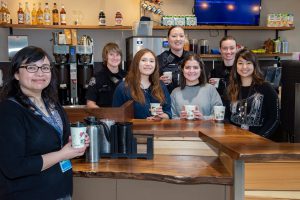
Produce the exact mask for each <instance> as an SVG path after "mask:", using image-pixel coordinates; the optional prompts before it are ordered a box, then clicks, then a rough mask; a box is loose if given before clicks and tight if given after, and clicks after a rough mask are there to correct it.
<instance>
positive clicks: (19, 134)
mask: <svg viewBox="0 0 300 200" xmlns="http://www.w3.org/2000/svg"><path fill="white" fill-rule="evenodd" d="M57 110H58V112H59V114H60V116H61V119H62V122H63V141H64V143H66V142H67V141H68V137H69V135H70V129H69V124H68V123H69V122H68V120H67V117H66V115H65V113H64V111H63V108H62V107H61V106H59V105H58V106H57ZM0 130H1V134H0V199H1V200H31V199H46V200H55V199H57V198H61V197H64V196H66V195H68V194H69V195H72V170H68V171H66V172H65V173H62V172H61V169H60V166H59V163H58V164H55V165H54V166H52V167H50V168H49V169H46V170H44V171H41V169H42V166H43V160H42V156H41V155H43V154H46V153H50V152H54V151H58V150H59V149H61V144H60V143H61V142H60V138H59V136H58V133H57V132H56V129H55V128H54V127H52V126H51V125H50V124H48V123H47V122H45V121H44V120H43V119H42V118H41V117H40V116H38V115H35V114H34V113H33V112H32V111H31V110H29V109H27V108H25V107H23V106H21V105H20V104H18V103H16V102H14V101H11V100H4V101H3V102H1V103H0Z"/></svg>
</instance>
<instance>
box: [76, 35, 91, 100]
mask: <svg viewBox="0 0 300 200" xmlns="http://www.w3.org/2000/svg"><path fill="white" fill-rule="evenodd" d="M76 51H77V79H78V103H79V104H81V105H85V104H86V99H85V94H86V91H87V88H88V85H89V81H90V79H91V77H92V76H93V63H94V61H93V40H92V38H91V37H89V36H86V35H84V36H82V37H81V39H80V41H79V45H77V46H76Z"/></svg>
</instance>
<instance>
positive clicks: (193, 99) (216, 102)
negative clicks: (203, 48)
mask: <svg viewBox="0 0 300 200" xmlns="http://www.w3.org/2000/svg"><path fill="white" fill-rule="evenodd" d="M180 73H181V74H180V77H181V79H180V87H177V88H175V89H174V90H173V92H172V93H171V102H172V114H173V118H179V117H180V118H181V119H187V118H188V113H187V111H186V110H185V105H194V106H196V108H197V109H196V110H194V111H193V112H194V117H195V119H211V118H212V115H213V108H214V106H222V105H223V104H222V100H221V98H220V95H219V93H218V92H217V90H216V88H215V87H214V86H212V85H210V84H208V83H207V81H206V75H205V71H204V64H203V62H202V61H201V58H200V57H199V56H198V55H197V54H191V55H189V56H188V57H186V58H185V59H184V60H183V63H182V65H181V72H180Z"/></svg>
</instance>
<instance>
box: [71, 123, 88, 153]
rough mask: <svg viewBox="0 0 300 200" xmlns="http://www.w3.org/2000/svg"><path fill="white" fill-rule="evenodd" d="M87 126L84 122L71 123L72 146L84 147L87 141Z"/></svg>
mask: <svg viewBox="0 0 300 200" xmlns="http://www.w3.org/2000/svg"><path fill="white" fill-rule="evenodd" d="M85 134H86V127H85V126H84V125H83V124H79V123H77V124H73V125H71V137H72V147H73V148H82V147H84V143H85Z"/></svg>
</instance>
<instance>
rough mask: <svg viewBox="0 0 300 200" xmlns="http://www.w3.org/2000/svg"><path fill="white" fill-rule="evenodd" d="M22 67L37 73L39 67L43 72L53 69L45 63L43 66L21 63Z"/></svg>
mask: <svg viewBox="0 0 300 200" xmlns="http://www.w3.org/2000/svg"><path fill="white" fill-rule="evenodd" d="M20 68H25V69H26V70H27V71H28V72H29V73H35V72H37V71H38V70H39V69H41V70H42V72H44V73H50V72H51V69H52V66H51V65H47V64H44V65H42V66H41V67H39V66H37V65H35V64H28V65H21V66H20Z"/></svg>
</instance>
